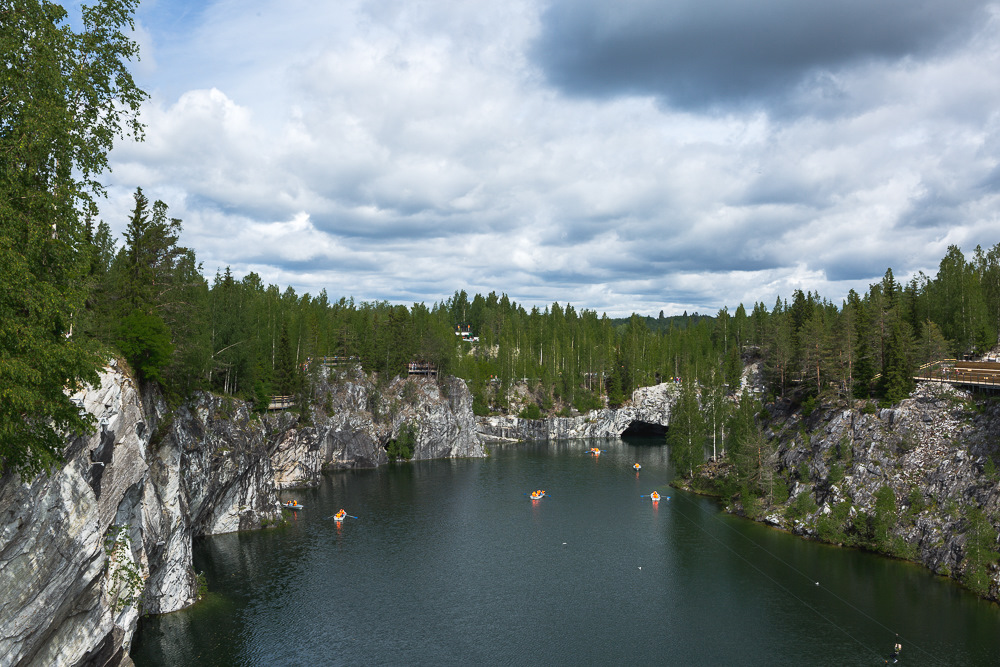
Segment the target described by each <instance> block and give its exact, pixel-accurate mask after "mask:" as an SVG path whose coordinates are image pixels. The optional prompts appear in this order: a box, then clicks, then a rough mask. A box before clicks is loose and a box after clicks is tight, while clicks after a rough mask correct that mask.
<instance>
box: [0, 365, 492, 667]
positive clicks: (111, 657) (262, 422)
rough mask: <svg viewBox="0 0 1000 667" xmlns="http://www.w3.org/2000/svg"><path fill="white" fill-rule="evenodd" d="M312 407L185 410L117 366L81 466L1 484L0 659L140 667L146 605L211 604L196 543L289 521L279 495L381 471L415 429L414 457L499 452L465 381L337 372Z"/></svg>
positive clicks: (318, 390)
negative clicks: (342, 470) (482, 427)
mask: <svg viewBox="0 0 1000 667" xmlns="http://www.w3.org/2000/svg"><path fill="white" fill-rule="evenodd" d="M314 386H315V389H314V392H313V394H312V396H311V401H310V406H309V407H308V408H307V409H306V410H305V413H306V414H308V417H307V418H300V417H299V416H298V415H297V414H293V413H291V412H285V413H278V414H273V415H266V416H260V415H257V414H254V413H253V412H251V411H250V409H249V406H248V405H247V404H246V403H244V402H242V401H237V400H233V399H231V398H226V397H218V396H213V395H209V394H203V395H200V396H198V397H197V398H196V400H194V401H193V402H191V403H189V404H187V405H184V406H182V407H180V408H179V409H177V410H174V411H172V412H169V413H168V411H167V409H166V406H165V405H164V404H163V402H162V400H160V399H158V397H157V396H156V395H152V394H151V395H147V396H141V395H140V392H139V391H138V389H137V388H136V386H135V383H134V382H133V380H132V379H131V378H130V377H129V375H128V374H127V373H125V372H123V371H122V370H121V369H119V368H118V367H116V365H114V364H112V365H111V366H110V367H109V368H107V369H106V370H105V371H104V372H103V373H102V374H101V384H100V386H98V387H91V388H87V389H86V390H84V391H82V392H80V393H79V394H77V395H75V396H74V397H73V399H74V401H76V402H77V403H78V405H80V407H81V409H83V410H86V411H87V412H89V413H91V414H93V415H95V416H96V417H97V419H98V420H99V427H98V429H97V430H96V432H95V433H93V434H92V435H88V436H83V437H79V438H76V439H74V440H73V441H72V442H71V443H70V444H69V445H68V447H67V449H66V453H65V464H64V465H63V466H62V467H60V468H59V469H57V470H54V471H52V472H51V474H49V475H40V476H39V477H37V478H36V479H34V480H29V481H25V482H22V481H20V480H18V479H17V478H16V477H14V476H12V475H7V476H5V477H4V478H3V479H0V508H2V509H0V512H2V514H0V667H6V666H7V665H22V664H23V665H27V664H38V665H77V664H95V665H118V664H131V661H130V660H129V658H128V650H129V647H130V645H131V641H132V636H133V634H134V631H135V627H136V621H137V620H138V617H139V615H140V614H141V613H146V612H148V613H166V612H169V611H174V610H177V609H180V608H182V607H184V606H187V605H189V604H191V603H192V602H194V600H195V599H196V597H197V576H196V573H195V572H194V571H193V569H192V567H191V544H192V539H193V538H194V537H197V536H201V535H213V534H218V533H225V532H232V531H236V530H247V529H254V528H260V527H262V526H265V525H267V524H269V523H273V522H276V521H278V520H280V517H281V509H280V505H279V503H278V500H277V491H278V489H280V488H282V487H284V486H288V485H293V484H311V483H315V482H317V481H318V476H319V474H320V473H321V472H322V470H324V469H327V468H338V467H354V466H376V465H379V464H380V463H384V462H385V461H386V460H387V457H386V452H385V445H386V444H387V442H389V441H390V440H391V439H392V438H394V437H398V435H399V432H400V429H401V428H402V427H403V425H404V424H410V425H413V426H414V427H415V431H416V438H415V447H414V458H436V457H458V456H483V455H484V454H485V451H484V449H483V447H482V444H481V442H480V439H479V437H478V435H477V434H476V431H475V423H474V418H473V415H472V409H471V405H472V399H471V395H470V394H469V392H468V390H467V389H466V387H465V384H464V383H463V382H462V381H460V380H456V379H448V380H447V381H445V382H444V383H443V384H442V387H441V388H439V387H438V385H437V384H436V383H435V382H433V381H429V380H424V379H421V380H409V381H407V380H396V381H395V382H393V383H390V384H389V385H388V386H387V387H385V388H383V389H382V390H381V391H379V390H378V388H376V386H375V385H373V384H372V383H371V382H370V381H369V380H368V379H367V378H366V377H365V376H364V375H363V374H361V373H360V371H359V370H358V369H355V370H353V371H351V372H348V373H338V372H331V371H325V370H324V371H323V372H322V374H321V375H320V377H319V378H317V382H316V383H315V385H314Z"/></svg>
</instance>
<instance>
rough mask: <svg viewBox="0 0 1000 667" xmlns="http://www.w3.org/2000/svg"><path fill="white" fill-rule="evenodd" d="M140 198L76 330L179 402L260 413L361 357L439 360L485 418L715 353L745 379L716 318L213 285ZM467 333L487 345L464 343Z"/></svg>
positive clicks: (381, 365)
mask: <svg viewBox="0 0 1000 667" xmlns="http://www.w3.org/2000/svg"><path fill="white" fill-rule="evenodd" d="M134 200H135V205H134V208H133V210H132V213H131V215H130V217H129V220H128V224H127V227H126V229H125V232H124V234H123V237H122V239H121V242H120V243H118V242H116V241H115V240H114V239H112V237H111V233H110V227H109V225H107V224H106V223H105V222H102V223H100V224H99V225H98V226H97V227H96V229H95V228H94V227H93V225H90V226H88V231H87V234H86V239H87V244H86V252H87V254H88V256H89V264H88V266H89V271H88V275H87V279H86V289H87V293H88V297H87V300H86V307H85V309H84V310H83V311H82V312H81V313H80V315H79V317H78V321H77V323H76V330H75V334H74V335H76V336H83V337H88V338H92V339H93V340H95V341H98V342H100V343H101V344H103V345H104V346H105V347H106V348H107V349H108V350H111V351H114V352H117V353H119V354H121V355H122V356H124V357H125V358H126V359H127V360H128V361H129V363H130V365H131V366H132V368H133V369H134V371H135V372H136V373H137V374H138V376H139V377H140V378H141V379H142V380H143V381H147V382H156V383H159V384H160V385H161V386H163V387H164V388H165V389H166V390H167V391H168V393H169V394H170V395H171V396H173V397H175V398H181V397H183V396H186V395H188V394H189V393H190V392H192V391H194V390H198V389H207V390H212V391H217V392H222V393H227V394H233V395H238V396H242V397H245V398H250V399H252V400H255V401H257V403H258V405H260V406H265V405H266V404H267V401H268V398H269V397H270V396H271V395H287V394H294V393H296V392H298V391H300V390H301V388H302V383H303V381H304V375H305V371H306V369H307V364H308V362H309V360H311V359H318V358H320V357H338V358H341V359H350V360H354V359H356V360H357V362H359V363H360V364H361V366H362V367H363V368H364V369H365V370H366V371H367V372H370V373H375V374H377V375H378V376H379V377H381V378H391V377H393V376H395V375H398V374H402V373H406V371H407V364H408V363H410V362H423V363H429V364H433V365H434V366H435V367H436V369H437V370H438V373H439V374H440V375H445V374H454V375H458V376H460V377H463V378H465V379H466V380H468V381H469V384H470V386H471V388H472V390H473V393H474V395H475V396H476V405H477V409H479V410H482V411H486V410H504V409H506V408H507V406H506V404H505V398H504V397H505V396H506V392H505V390H506V389H507V388H508V387H510V386H511V385H512V384H513V383H515V382H518V381H527V382H528V383H529V384H531V385H532V386H533V387H536V388H538V389H539V393H540V395H543V396H549V397H551V399H552V400H555V401H560V402H561V403H563V404H565V405H569V404H574V405H576V406H578V408H579V409H581V410H584V409H589V408H591V407H596V406H598V405H602V404H603V403H604V401H605V400H609V401H610V402H611V403H613V404H614V403H621V402H622V401H623V400H625V398H626V397H627V396H629V395H630V394H631V392H632V390H633V389H634V388H636V387H638V386H643V385H648V384H653V383H656V382H658V381H661V380H662V379H663V378H665V377H668V376H674V375H679V374H680V373H681V370H682V369H688V368H692V369H697V368H699V367H702V368H707V367H710V366H713V365H714V364H716V363H717V361H718V360H717V359H716V356H717V348H718V347H719V345H721V346H722V349H724V350H725V349H728V350H729V356H728V366H727V368H728V369H729V379H730V380H732V381H736V380H737V379H738V377H739V371H740V363H739V350H738V347H737V346H736V344H735V339H734V340H726V338H725V336H724V335H723V336H722V338H721V339H719V340H716V338H717V337H716V334H715V332H714V329H713V324H712V320H711V318H706V317H704V316H698V315H697V314H696V315H694V316H692V317H690V318H683V319H681V320H679V321H678V319H677V318H670V319H669V320H666V321H669V322H670V326H668V327H667V328H665V329H660V330H656V329H651V328H650V326H649V325H648V320H647V318H642V317H639V316H637V315H634V316H632V317H631V318H630V319H628V320H619V321H617V322H616V321H615V320H611V319H609V318H608V317H606V316H604V315H598V314H597V313H596V312H595V311H592V310H582V311H580V312H577V311H576V310H575V309H574V308H573V306H571V305H568V304H567V305H565V306H561V305H560V304H559V303H553V304H552V305H551V307H548V306H547V307H545V308H544V309H542V310H539V309H538V308H537V307H531V308H530V309H526V308H525V307H524V306H521V305H519V304H517V303H515V302H512V301H511V300H510V299H508V297H507V296H506V295H499V296H498V295H497V294H496V293H490V294H488V295H486V296H483V295H479V294H477V295H474V296H473V297H472V298H471V299H470V298H469V296H468V294H467V293H466V292H464V291H459V292H456V293H455V294H454V295H453V296H452V297H450V298H448V299H444V300H443V301H441V302H438V303H434V304H433V305H431V306H430V307H428V306H426V305H424V304H422V303H416V304H413V305H412V306H410V307H405V306H402V305H394V304H390V303H388V302H384V301H377V302H355V301H354V300H353V299H349V298H340V299H338V300H336V301H331V300H330V299H329V298H328V296H327V294H326V292H325V290H324V291H323V292H321V293H320V294H319V296H317V297H312V296H310V295H308V294H304V295H298V294H296V293H295V291H294V290H293V289H291V288H285V289H283V290H282V289H281V288H279V287H278V286H276V285H265V284H264V283H263V282H262V281H261V279H260V277H259V276H258V275H257V274H255V273H250V274H248V275H247V276H245V277H243V278H241V279H237V278H236V277H234V276H233V275H232V273H231V272H230V270H229V269H228V268H227V269H226V270H225V271H224V272H222V273H217V274H216V275H215V276H214V278H213V279H212V281H211V283H209V281H208V280H206V279H205V278H204V277H203V276H202V273H201V266H200V265H199V264H198V263H197V259H196V257H195V254H194V252H193V251H191V250H190V249H188V248H185V247H183V246H182V245H180V233H181V221H180V220H177V219H175V218H171V217H170V216H169V209H168V206H167V205H166V204H165V203H164V202H162V201H156V202H153V203H152V204H151V203H150V202H149V201H148V199H147V198H146V196H145V195H144V193H143V192H142V190H141V188H140V189H137V190H136V192H135V195H134ZM660 320H661V321H664V318H662V317H661V318H660ZM675 323H676V324H677V326H674V324H675ZM463 328H464V329H465V330H466V331H469V332H470V333H472V334H474V335H475V337H477V338H478V340H477V341H471V340H463V338H462V336H460V335H457V332H459V331H460V330H461V329H463ZM727 346H728V347H727ZM543 407H545V408H548V407H551V405H545V406H543Z"/></svg>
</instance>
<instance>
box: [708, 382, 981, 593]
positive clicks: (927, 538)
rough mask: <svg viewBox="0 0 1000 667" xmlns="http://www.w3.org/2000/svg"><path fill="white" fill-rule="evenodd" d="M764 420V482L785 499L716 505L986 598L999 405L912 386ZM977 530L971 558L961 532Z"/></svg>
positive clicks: (945, 389) (711, 474)
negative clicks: (880, 402) (983, 546)
mask: <svg viewBox="0 0 1000 667" xmlns="http://www.w3.org/2000/svg"><path fill="white" fill-rule="evenodd" d="M766 423H767V431H766V435H767V437H768V439H769V440H770V443H771V447H770V448H769V449H770V451H771V452H772V453H771V455H770V456H771V460H770V467H771V469H772V470H773V471H774V474H775V480H776V482H775V483H776V484H777V483H778V481H781V482H783V483H787V484H788V487H787V488H788V494H787V498H780V497H779V498H775V499H773V502H764V503H763V505H761V506H758V507H746V506H744V504H742V503H740V502H730V504H729V506H728V508H727V509H728V511H730V512H733V513H736V514H741V515H743V516H747V517H748V518H752V519H754V520H757V521H760V522H763V523H767V524H769V525H771V526H774V527H776V528H780V529H783V530H787V531H789V532H791V533H793V534H796V535H800V536H802V537H806V538H809V539H817V540H821V541H825V542H830V543H833V544H842V545H847V546H858V547H861V548H865V549H869V550H872V551H876V552H877V553H882V554H884V555H887V556H890V557H896V558H903V559H906V560H911V561H914V562H916V563H919V564H921V565H923V566H925V567H927V568H928V569H930V570H931V571H933V572H935V573H936V574H939V575H941V576H945V577H950V578H953V579H955V580H957V581H960V582H962V583H964V584H965V585H967V586H968V587H970V588H971V589H973V590H974V591H975V592H976V593H977V594H979V595H980V596H982V597H984V598H986V599H990V600H994V601H997V600H998V595H1000V568H998V566H997V553H996V548H997V539H998V533H1000V529H998V527H997V521H998V519H1000V475H998V473H997V468H996V465H995V463H994V457H996V456H997V455H998V450H1000V403H998V402H997V401H995V400H992V399H991V398H988V397H982V396H979V397H976V396H974V395H972V394H970V393H969V392H967V391H964V390H961V389H957V388H954V387H952V386H951V385H947V384H934V383H921V384H919V385H918V386H917V388H916V390H915V391H914V392H913V393H912V394H911V395H910V397H909V398H907V399H905V400H903V401H902V402H900V404H898V405H897V406H894V407H893V408H884V409H875V408H874V407H873V406H872V405H871V404H870V403H867V402H864V401H854V402H852V403H850V404H843V405H831V406H821V407H819V408H817V409H816V410H815V411H813V412H812V413H811V414H809V415H808V416H806V415H804V414H803V413H802V411H801V410H800V409H790V408H788V407H782V406H780V405H779V406H777V407H774V408H772V409H771V410H770V411H769V416H768V418H767V420H766ZM726 465H727V463H726V462H725V459H722V460H721V461H720V462H719V463H718V464H713V463H710V464H708V465H706V466H704V467H703V468H702V470H701V471H700V473H696V478H695V480H693V484H692V485H689V488H690V487H691V486H693V487H694V489H696V490H700V491H706V490H707V491H709V492H711V491H710V490H711V489H712V488H713V486H714V480H716V479H719V477H720V475H721V474H724V473H725V466H726ZM886 508H891V511H887V509H886ZM977 521H978V522H979V524H978V525H979V527H978V528H977V524H976V522H977ZM984 521H985V523H983V522H984ZM982 527H988V528H987V531H988V533H989V535H988V537H989V539H988V540H986V542H987V543H988V544H987V546H988V547H989V548H988V549H987V551H988V552H989V554H988V558H986V559H985V560H984V561H981V562H980V560H979V559H978V558H971V557H970V556H971V555H972V554H971V552H972V547H971V545H970V536H971V535H972V534H973V532H974V530H981V528H982ZM873 530H874V531H878V532H874V533H873Z"/></svg>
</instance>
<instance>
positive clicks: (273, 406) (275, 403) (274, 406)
mask: <svg viewBox="0 0 1000 667" xmlns="http://www.w3.org/2000/svg"><path fill="white" fill-rule="evenodd" d="M294 405H295V397H294V396H272V397H271V402H270V403H268V404H267V409H268V410H285V409H286V408H291V407H293V406H294Z"/></svg>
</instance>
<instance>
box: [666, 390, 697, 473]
mask: <svg viewBox="0 0 1000 667" xmlns="http://www.w3.org/2000/svg"><path fill="white" fill-rule="evenodd" d="M667 444H668V445H669V446H670V460H671V461H672V462H673V464H674V466H675V467H676V469H677V474H678V475H680V476H682V477H684V478H686V479H691V478H692V477H693V476H694V467H695V466H696V465H697V464H699V463H701V462H702V461H703V460H704V450H705V422H704V419H703V418H702V415H701V409H700V407H699V406H698V395H697V389H696V387H695V384H694V382H692V381H690V380H685V381H684V383H683V384H682V385H681V393H680V396H679V397H678V398H677V403H676V404H675V405H674V409H673V413H672V414H671V416H670V428H669V429H667Z"/></svg>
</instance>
